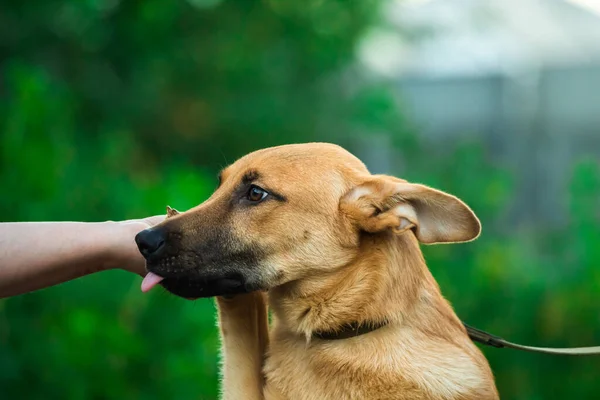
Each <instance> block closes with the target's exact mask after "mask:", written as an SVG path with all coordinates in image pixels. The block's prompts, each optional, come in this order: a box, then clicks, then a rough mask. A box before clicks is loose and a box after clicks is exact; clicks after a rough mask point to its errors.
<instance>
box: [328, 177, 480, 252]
mask: <svg viewBox="0 0 600 400" xmlns="http://www.w3.org/2000/svg"><path fill="white" fill-rule="evenodd" d="M340 209H341V211H342V212H343V213H344V214H345V215H347V216H348V218H350V219H351V221H352V222H353V223H354V224H356V225H357V226H358V227H359V228H360V229H362V230H363V231H366V232H371V233H375V232H381V231H384V230H388V229H392V230H394V231H395V232H398V233H401V232H404V231H406V230H408V229H411V230H412V231H413V232H414V234H415V236H416V237H417V239H418V240H419V241H420V242H421V243H426V244H433V243H453V242H466V241H470V240H473V239H476V238H477V237H478V236H479V233H480V232H481V224H480V222H479V219H478V218H477V217H476V216H475V214H474V213H473V211H472V210H471V209H470V208H469V207H468V206H467V205H466V204H465V203H463V202H462V201H461V200H459V199H458V198H456V197H455V196H452V195H450V194H448V193H444V192H442V191H439V190H436V189H432V188H430V187H427V186H424V185H419V184H413V183H408V182H406V181H404V180H402V179H398V178H394V177H391V176H385V175H374V176H370V177H368V178H366V179H365V181H364V182H363V183H362V184H359V185H358V186H356V187H355V188H353V189H352V190H350V192H348V193H347V194H346V195H345V196H344V197H343V198H342V200H341V202H340Z"/></svg>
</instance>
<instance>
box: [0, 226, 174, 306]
mask: <svg viewBox="0 0 600 400" xmlns="http://www.w3.org/2000/svg"><path fill="white" fill-rule="evenodd" d="M164 218H165V217H164V216H156V217H150V218H146V219H139V220H129V221H121V222H112V221H109V222H92V223H88V222H14V223H10V222H9V223H0V298H4V297H9V296H15V295H18V294H23V293H26V292H30V291H34V290H38V289H42V288H45V287H48V286H52V285H57V284H59V283H63V282H66V281H69V280H72V279H76V278H79V277H82V276H84V275H89V274H91V273H94V272H98V271H104V270H109V269H115V268H123V269H126V270H128V271H131V272H134V273H137V274H139V275H144V274H145V268H144V265H145V264H144V258H143V257H142V255H141V254H140V253H139V251H138V249H137V247H136V245H135V242H134V237H135V235H136V234H137V233H138V232H140V231H142V230H144V229H146V228H148V227H150V226H152V225H155V224H157V223H159V222H160V221H162V220H163V219H164Z"/></svg>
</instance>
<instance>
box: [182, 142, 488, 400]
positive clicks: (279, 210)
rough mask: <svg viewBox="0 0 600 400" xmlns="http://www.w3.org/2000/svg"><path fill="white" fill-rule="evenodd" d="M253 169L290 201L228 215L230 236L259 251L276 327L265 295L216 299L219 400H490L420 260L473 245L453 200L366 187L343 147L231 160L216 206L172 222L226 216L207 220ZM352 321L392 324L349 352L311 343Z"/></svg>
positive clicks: (483, 367) (381, 184)
mask: <svg viewBox="0 0 600 400" xmlns="http://www.w3.org/2000/svg"><path fill="white" fill-rule="evenodd" d="M249 170H255V171H258V173H259V178H258V179H257V182H256V184H257V185H259V186H260V187H263V188H265V189H266V190H273V191H277V192H278V193H281V194H282V195H284V196H285V197H286V200H285V202H283V201H282V202H274V201H273V202H265V203H264V204H260V205H257V206H253V207H252V208H247V209H244V210H243V212H242V211H239V212H238V211H235V209H234V210H233V211H228V212H229V213H233V217H234V218H231V219H229V220H228V221H231V222H230V223H231V230H232V231H233V232H234V233H235V237H237V238H238V239H239V241H240V242H243V243H252V244H253V245H256V246H260V248H261V249H263V253H264V257H263V258H264V259H262V260H261V262H262V264H261V265H262V267H261V268H262V271H261V278H260V279H261V282H263V281H264V282H267V283H268V285H267V286H268V288H269V291H268V305H269V307H270V308H271V310H272V312H273V319H272V323H271V326H270V327H269V326H268V323H267V301H266V298H265V294H264V293H263V292H253V293H250V294H243V295H239V296H235V297H233V298H230V299H224V298H217V304H218V308H219V324H220V329H221V335H222V346H223V349H222V350H223V357H224V358H223V398H224V399H226V400H233V399H236V400H238V399H247V400H259V399H267V400H279V399H281V400H283V399H285V400H329V399H331V400H340V399H445V400H458V399H461V400H471V399H472V400H475V399H476V400H488V399H490V400H491V399H497V398H498V393H497V391H496V388H495V384H494V379H493V376H492V373H491V371H490V368H489V365H488V363H487V361H486V359H485V358H484V356H483V355H482V353H481V352H480V351H479V349H478V348H477V347H476V346H475V345H474V344H473V343H472V342H471V340H470V339H469V338H468V336H467V334H466V332H465V329H464V328H463V326H462V324H461V322H460V320H459V319H458V318H457V316H456V315H455V313H454V311H453V309H452V307H451V306H450V305H449V303H448V302H447V301H446V300H445V299H444V298H443V297H442V294H441V293H440V289H439V287H438V285H437V283H436V282H435V280H434V278H433V277H432V275H431V273H430V272H429V270H428V268H427V266H426V264H425V261H424V259H423V256H422V253H421V250H420V248H419V241H421V242H422V243H449V242H463V241H469V240H473V239H474V238H476V237H477V236H478V235H479V232H480V225H479V221H478V220H477V218H476V217H475V215H474V214H473V212H472V211H471V210H470V209H469V208H468V207H467V206H466V205H465V204H464V203H463V202H462V201H460V200H459V199H457V198H456V197H454V196H451V195H448V194H446V193H443V192H440V191H438V190H435V189H431V188H428V187H426V186H423V185H417V184H411V183H408V182H406V181H404V180H401V179H398V178H394V177H389V176H382V175H377V176H374V175H371V174H369V172H368V171H367V169H366V168H365V166H364V165H363V164H362V162H360V161H359V160H358V159H356V158H355V157H354V156H352V155H351V154H349V153H348V152H346V151H345V150H343V149H341V148H340V147H337V146H334V145H329V144H305V145H290V146H281V147H276V148H271V149H265V150H261V151H258V152H255V153H252V154H249V155H247V156H245V157H244V158H242V159H240V160H238V161H237V162H236V163H234V164H233V165H231V166H229V167H228V168H227V169H226V170H224V171H223V173H222V184H221V186H220V187H219V189H218V190H217V191H216V192H215V194H214V195H213V197H211V198H210V199H209V200H208V201H207V202H206V203H204V204H203V205H200V206H199V207H197V208H196V209H193V210H190V211H189V212H187V213H182V214H179V215H178V216H177V217H176V218H175V219H174V220H177V219H181V221H183V220H184V218H187V217H186V214H187V215H190V217H189V218H190V221H200V220H202V221H206V220H207V218H210V217H209V216H210V215H211V213H215V215H217V214H218V215H223V214H222V212H223V211H218V212H217V211H214V210H217V209H219V210H223V209H224V207H225V205H224V204H225V199H229V198H231V196H232V193H233V192H234V190H235V186H236V185H237V184H238V182H239V180H240V179H241V177H242V176H243V175H244V174H245V173H247V171H249ZM219 218H221V219H223V218H224V217H219ZM219 221H220V220H219ZM223 223H225V222H223ZM182 224H183V222H182ZM190 224H191V223H190ZM190 226H191V225H190ZM188 229H199V228H191V227H190V228H188ZM263 253H261V254H263ZM354 321H357V322H359V323H365V324H367V323H378V322H380V321H387V322H388V323H387V325H386V326H384V327H382V328H380V329H377V330H375V331H373V332H370V333H368V334H365V335H362V336H358V337H354V338H349V339H343V340H335V341H325V340H321V339H315V338H312V334H313V332H315V331H320V330H321V331H322V330H336V329H339V328H340V327H341V326H343V325H344V324H347V323H350V322H354Z"/></svg>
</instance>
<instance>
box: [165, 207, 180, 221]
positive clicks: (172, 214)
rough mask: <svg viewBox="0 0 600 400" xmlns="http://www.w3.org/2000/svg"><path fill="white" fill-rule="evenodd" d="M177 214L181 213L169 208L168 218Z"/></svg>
mask: <svg viewBox="0 0 600 400" xmlns="http://www.w3.org/2000/svg"><path fill="white" fill-rule="evenodd" d="M177 214H179V211H177V210H176V209H174V208H171V207H169V206H167V218H171V217H174V216H176V215H177Z"/></svg>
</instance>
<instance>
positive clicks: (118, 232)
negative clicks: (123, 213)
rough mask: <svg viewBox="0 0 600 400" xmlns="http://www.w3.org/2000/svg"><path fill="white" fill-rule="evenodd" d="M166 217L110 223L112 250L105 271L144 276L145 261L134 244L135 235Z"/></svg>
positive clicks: (158, 216) (157, 216)
mask: <svg viewBox="0 0 600 400" xmlns="http://www.w3.org/2000/svg"><path fill="white" fill-rule="evenodd" d="M165 218H166V215H156V216H153V217H147V218H141V219H131V220H127V221H119V222H112V223H111V230H112V235H111V236H112V239H111V242H112V245H111V246H112V248H111V255H110V256H109V257H108V262H107V264H106V269H116V268H119V269H124V270H126V271H129V272H133V273H135V274H138V275H140V276H144V275H146V261H145V260H144V257H143V256H142V254H141V253H140V252H139V250H138V247H137V245H136V244H135V235H137V234H138V233H139V232H141V231H143V230H144V229H148V228H150V227H152V226H154V225H157V224H159V223H160V222H162V221H164V220H165Z"/></svg>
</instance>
